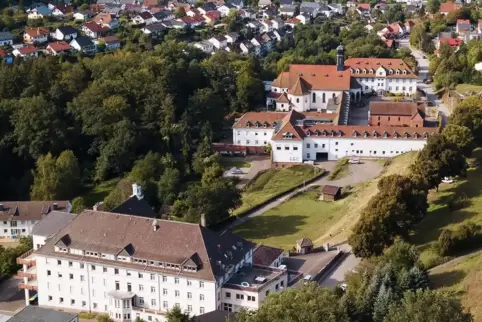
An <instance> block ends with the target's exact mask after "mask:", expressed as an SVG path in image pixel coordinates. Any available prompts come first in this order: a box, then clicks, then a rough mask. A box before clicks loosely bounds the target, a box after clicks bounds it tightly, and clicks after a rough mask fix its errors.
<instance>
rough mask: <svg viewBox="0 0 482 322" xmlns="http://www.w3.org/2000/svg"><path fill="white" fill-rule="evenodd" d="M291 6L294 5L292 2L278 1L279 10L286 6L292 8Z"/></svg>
mask: <svg viewBox="0 0 482 322" xmlns="http://www.w3.org/2000/svg"><path fill="white" fill-rule="evenodd" d="M293 4H294V3H293V0H280V2H279V6H280V8H283V7H286V6H292V5H293Z"/></svg>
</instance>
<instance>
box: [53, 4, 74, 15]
mask: <svg viewBox="0 0 482 322" xmlns="http://www.w3.org/2000/svg"><path fill="white" fill-rule="evenodd" d="M55 8H57V9H58V10H59V11H60V12H62V13H63V14H67V13H71V12H73V11H74V9H73V8H72V6H69V5H66V4H63V3H62V4H58V5H56V6H55Z"/></svg>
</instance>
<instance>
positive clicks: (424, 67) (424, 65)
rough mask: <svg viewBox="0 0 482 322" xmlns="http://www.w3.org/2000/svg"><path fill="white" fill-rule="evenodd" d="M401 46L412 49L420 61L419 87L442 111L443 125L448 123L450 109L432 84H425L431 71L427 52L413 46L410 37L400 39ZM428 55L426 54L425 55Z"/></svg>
mask: <svg viewBox="0 0 482 322" xmlns="http://www.w3.org/2000/svg"><path fill="white" fill-rule="evenodd" d="M400 46H402V47H407V48H409V49H410V50H411V51H412V55H413V56H414V57H415V59H416V60H417V62H418V69H419V72H418V78H419V80H418V84H417V87H418V88H419V89H421V90H423V91H424V92H425V93H426V94H427V99H428V100H429V101H431V102H433V103H434V105H435V106H436V107H437V110H438V111H440V112H441V113H442V123H443V125H445V124H447V116H449V115H450V111H449V109H448V108H447V106H445V105H444V104H443V103H442V101H441V100H440V99H439V98H438V96H437V95H435V94H434V91H433V87H432V85H431V84H428V85H427V84H424V83H423V80H424V79H426V78H428V76H429V73H428V66H429V63H430V62H429V60H428V59H427V58H423V57H424V56H425V54H424V53H423V52H421V51H419V50H417V49H415V48H412V47H411V46H410V43H409V40H408V39H400ZM425 57H426V56H425Z"/></svg>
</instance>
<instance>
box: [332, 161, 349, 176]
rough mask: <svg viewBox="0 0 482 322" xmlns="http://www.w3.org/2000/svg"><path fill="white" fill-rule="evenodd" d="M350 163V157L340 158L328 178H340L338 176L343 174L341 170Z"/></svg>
mask: <svg viewBox="0 0 482 322" xmlns="http://www.w3.org/2000/svg"><path fill="white" fill-rule="evenodd" d="M347 165H348V159H347V158H343V159H341V160H339V161H338V162H337V163H336V165H335V169H333V171H331V173H330V175H329V176H328V180H335V179H337V178H338V176H339V175H340V174H341V172H342V171H343V170H344V169H345V167H346V166H347Z"/></svg>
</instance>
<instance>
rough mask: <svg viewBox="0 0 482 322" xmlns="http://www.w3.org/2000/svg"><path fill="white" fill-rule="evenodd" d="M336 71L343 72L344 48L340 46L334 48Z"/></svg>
mask: <svg viewBox="0 0 482 322" xmlns="http://www.w3.org/2000/svg"><path fill="white" fill-rule="evenodd" d="M336 70H337V71H339V72H342V71H344V70H345V48H343V46H342V45H340V46H338V47H337V48H336Z"/></svg>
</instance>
